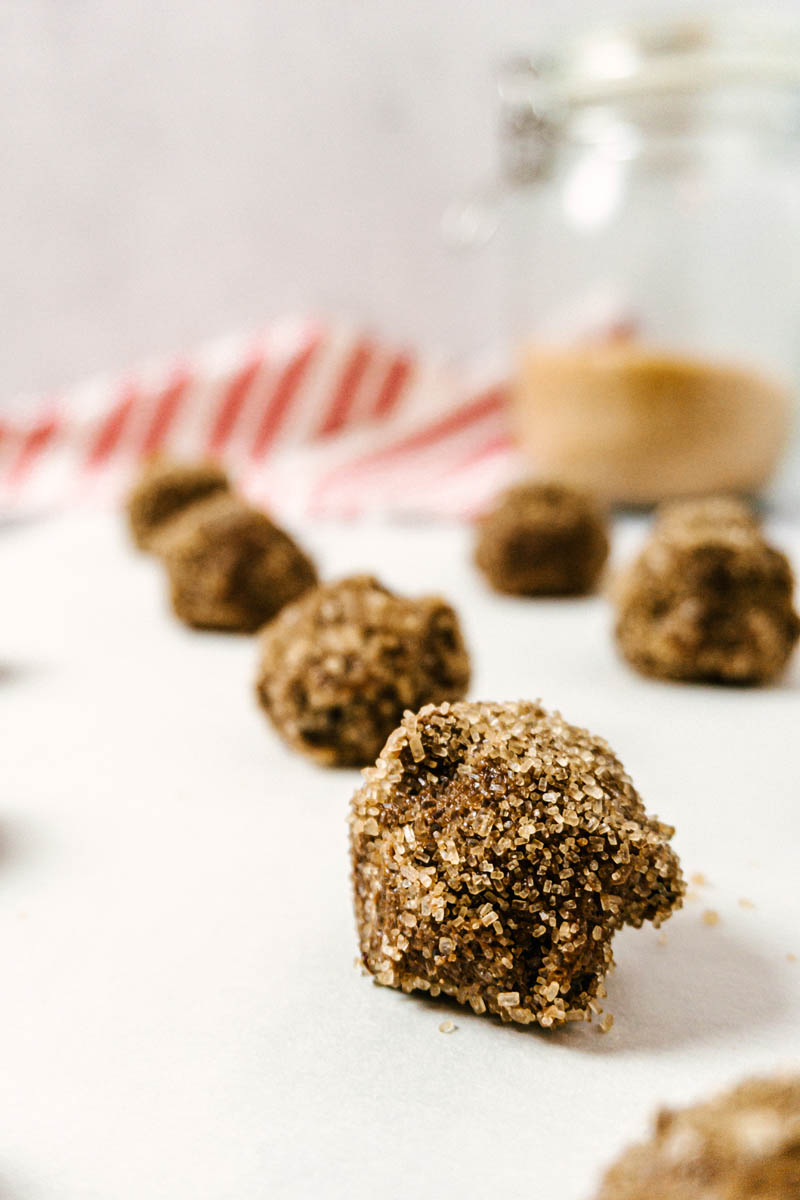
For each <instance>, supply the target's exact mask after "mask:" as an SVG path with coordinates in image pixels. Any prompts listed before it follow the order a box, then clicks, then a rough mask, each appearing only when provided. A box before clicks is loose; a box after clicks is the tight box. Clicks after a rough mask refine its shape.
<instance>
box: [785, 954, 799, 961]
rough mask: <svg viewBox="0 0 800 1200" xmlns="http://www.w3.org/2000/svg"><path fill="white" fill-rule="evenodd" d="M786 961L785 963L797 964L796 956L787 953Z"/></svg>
mask: <svg viewBox="0 0 800 1200" xmlns="http://www.w3.org/2000/svg"><path fill="white" fill-rule="evenodd" d="M786 961H787V962H797V955H796V954H792V953H789V954H787V955H786Z"/></svg>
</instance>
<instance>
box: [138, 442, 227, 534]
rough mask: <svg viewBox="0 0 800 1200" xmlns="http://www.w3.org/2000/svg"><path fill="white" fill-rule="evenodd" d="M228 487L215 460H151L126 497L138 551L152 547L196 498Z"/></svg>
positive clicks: (224, 490)
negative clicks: (192, 461)
mask: <svg viewBox="0 0 800 1200" xmlns="http://www.w3.org/2000/svg"><path fill="white" fill-rule="evenodd" d="M229 490H230V483H229V482H228V477H227V475H226V474H225V472H224V471H223V470H222V468H221V467H218V466H217V465H216V463H211V462H195V463H179V462H170V461H167V460H165V459H156V460H154V461H153V462H151V463H149V464H148V466H147V467H146V468H145V470H144V472H143V473H142V475H141V477H140V479H139V481H138V482H137V484H136V486H135V487H134V489H133V491H132V492H131V494H130V496H129V497H128V520H129V521H130V526H131V533H132V535H133V540H134V541H135V543H136V545H137V546H138V547H139V549H140V550H152V549H154V542H155V539H156V538H157V537H158V535H159V534H160V533H161V532H162V531H163V529H164V527H165V525H166V523H167V522H168V521H170V520H171V519H172V518H173V517H176V516H177V515H178V514H179V513H181V512H183V511H184V509H186V508H188V507H189V505H190V504H195V503H196V502H197V501H198V500H205V499H206V498H207V497H208V496H211V495H213V494H215V493H220V492H227V491H229Z"/></svg>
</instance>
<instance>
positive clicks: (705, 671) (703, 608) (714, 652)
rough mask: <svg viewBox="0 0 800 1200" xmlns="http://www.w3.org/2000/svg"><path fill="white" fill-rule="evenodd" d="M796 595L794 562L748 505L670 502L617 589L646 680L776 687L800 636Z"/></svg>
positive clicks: (631, 653) (627, 644)
mask: <svg viewBox="0 0 800 1200" xmlns="http://www.w3.org/2000/svg"><path fill="white" fill-rule="evenodd" d="M793 591H794V577H793V575H792V569H791V566H790V564H789V561H788V559H787V558H786V556H785V555H784V554H782V553H781V552H780V551H779V550H776V549H775V548H774V547H772V546H770V545H769V543H768V542H767V541H766V540H765V539H764V536H763V534H762V532H761V529H760V528H759V525H758V522H757V521H756V519H755V517H754V515H753V514H752V512H751V511H750V510H749V509H748V508H747V506H746V505H743V504H740V503H739V502H737V501H735V500H728V499H724V498H719V499H712V500H700V501H695V502H683V503H680V504H674V505H668V506H666V507H665V508H664V509H663V510H662V511H661V512H660V513H659V515H658V518H657V521H656V526H655V529H654V531H653V533H652V535H651V537H650V540H649V542H648V543H647V545H646V546H645V548H644V550H643V551H642V553H641V554H640V555H639V557H638V559H637V560H636V561H635V562H634V563H633V565H632V566H631V567H630V568H628V570H627V572H626V573H625V574H623V575H622V577H621V578H620V581H619V583H618V585H617V588H616V601H617V619H616V638H617V642H618V644H619V647H620V650H621V651H622V653H623V655H624V656H625V658H626V659H627V660H628V662H629V663H630V664H631V665H632V666H633V667H635V668H636V669H637V670H638V671H641V672H642V674H645V675H653V676H656V677H660V678H664V679H675V680H687V681H689V680H694V681H697V682H706V683H728V684H760V683H767V682H768V681H769V680H771V679H774V678H776V677H777V676H778V675H779V674H780V673H781V671H782V670H783V669H784V667H785V666H786V664H787V662H788V660H789V658H790V656H791V654H792V651H793V649H794V646H795V644H796V642H797V639H798V636H799V635H800V619H798V616H797V613H796V612H795V611H794V607H793V603H792V594H793Z"/></svg>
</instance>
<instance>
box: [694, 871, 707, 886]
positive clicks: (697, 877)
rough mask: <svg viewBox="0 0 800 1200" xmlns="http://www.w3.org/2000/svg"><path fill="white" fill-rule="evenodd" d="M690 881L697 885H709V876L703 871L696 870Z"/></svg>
mask: <svg viewBox="0 0 800 1200" xmlns="http://www.w3.org/2000/svg"><path fill="white" fill-rule="evenodd" d="M690 882H691V883H694V884H695V885H696V886H697V887H708V878H707V877H706V876H705V875H704V874H703V872H702V871H695V873H694V875H692V877H691V880H690Z"/></svg>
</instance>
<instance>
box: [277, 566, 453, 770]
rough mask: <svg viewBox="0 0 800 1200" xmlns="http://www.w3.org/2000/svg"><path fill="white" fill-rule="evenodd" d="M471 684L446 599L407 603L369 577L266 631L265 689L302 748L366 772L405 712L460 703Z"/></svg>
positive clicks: (319, 597) (335, 589)
mask: <svg viewBox="0 0 800 1200" xmlns="http://www.w3.org/2000/svg"><path fill="white" fill-rule="evenodd" d="M469 677H470V665H469V655H468V653H467V650H466V647H465V645H464V639H463V637H462V634H461V628H460V626H459V622H458V617H457V616H456V614H455V612H454V611H453V609H452V608H451V607H450V605H449V604H447V603H446V601H444V600H442V599H441V598H440V597H438V596H425V597H423V598H421V599H409V598H407V597H405V596H398V595H396V594H395V593H393V592H391V591H389V589H388V588H385V587H383V586H382V585H381V584H380V583H379V582H378V581H377V580H376V579H374V578H372V577H371V576H366V575H365V576H354V577H352V578H348V579H343V580H341V581H340V582H338V583H331V584H325V585H323V586H321V587H318V588H316V589H315V590H314V591H313V592H309V593H308V595H306V596H304V597H303V598H302V599H301V600H299V601H298V603H297V604H293V605H292V606H291V607H290V608H288V609H286V610H285V611H284V612H282V613H281V614H280V616H279V617H278V618H277V620H275V621H273V622H272V624H271V625H269V626H268V627H267V628H266V629H265V630H264V633H263V634H262V638H261V662H260V666H259V671H258V678H257V683H256V689H257V695H258V699H259V702H260V704H261V705H262V707H263V708H264V710H265V712H266V713H267V715H268V717H269V718H270V720H271V721H272V723H273V725H274V726H275V728H276V730H277V731H278V733H279V734H280V735H281V737H283V739H284V740H285V741H286V742H287V743H288V744H289V745H290V746H292V747H293V748H294V749H296V750H299V751H300V752H301V753H302V754H305V755H307V756H308V757H309V758H312V759H314V760H315V761H317V762H319V763H322V764H324V765H326V766H357V767H361V766H364V765H365V764H366V763H370V762H374V761H375V759H376V757H377V756H378V754H379V753H380V751H381V749H382V747H383V745H384V743H385V741H386V739H387V737H388V736H389V734H390V733H391V732H392V730H393V729H394V728H395V727H396V726H397V725H398V723H399V721H400V719H401V718H402V716H403V712H404V711H405V710H406V709H416V708H419V707H420V706H421V705H423V704H425V703H428V702H431V703H439V702H441V701H443V700H457V699H460V698H461V697H462V696H463V695H464V693H465V692H466V690H467V687H468V685H469Z"/></svg>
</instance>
